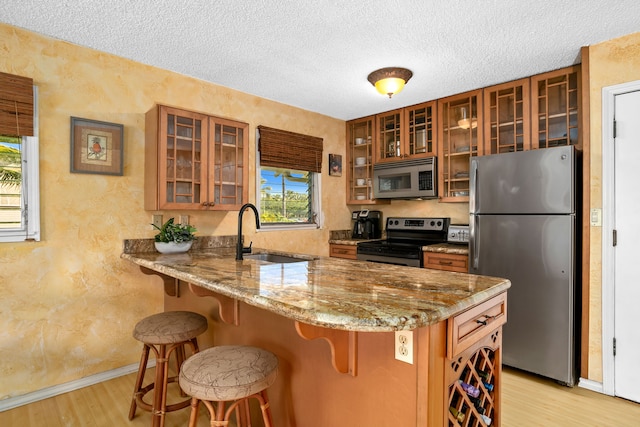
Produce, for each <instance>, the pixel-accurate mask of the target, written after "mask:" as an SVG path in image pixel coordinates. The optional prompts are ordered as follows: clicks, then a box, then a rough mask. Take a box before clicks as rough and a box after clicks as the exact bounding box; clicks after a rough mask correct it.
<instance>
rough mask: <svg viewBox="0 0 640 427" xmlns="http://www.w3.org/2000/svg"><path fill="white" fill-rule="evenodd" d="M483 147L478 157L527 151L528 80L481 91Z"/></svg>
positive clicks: (529, 121) (528, 143)
mask: <svg viewBox="0 0 640 427" xmlns="http://www.w3.org/2000/svg"><path fill="white" fill-rule="evenodd" d="M483 98H484V120H485V122H484V147H483V150H482V153H479V154H500V153H509V152H513V151H523V150H530V149H531V130H530V123H531V119H530V112H529V99H530V98H529V79H528V78H527V79H521V80H517V81H513V82H509V83H504V84H500V85H496V86H492V87H489V88H485V89H484V93H483Z"/></svg>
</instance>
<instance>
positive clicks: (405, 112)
mask: <svg viewBox="0 0 640 427" xmlns="http://www.w3.org/2000/svg"><path fill="white" fill-rule="evenodd" d="M435 123H436V102H435V101H432V102H426V103H423V104H418V105H414V106H411V107H407V108H403V109H400V110H393V111H389V112H386V113H383V114H378V115H377V116H376V136H377V138H376V149H375V152H376V157H375V161H376V162H392V161H397V160H406V159H410V158H419V157H429V156H434V155H435V153H436V148H437V147H436V140H435Z"/></svg>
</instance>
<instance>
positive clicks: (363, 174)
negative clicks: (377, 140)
mask: <svg viewBox="0 0 640 427" xmlns="http://www.w3.org/2000/svg"><path fill="white" fill-rule="evenodd" d="M374 121H375V117H374V116H370V117H363V118H361V119H357V120H352V121H349V122H347V161H346V173H347V203H348V204H367V203H374V200H373V187H372V180H373V159H372V156H373V146H374V142H373V139H374V138H373V137H374V130H373V128H374Z"/></svg>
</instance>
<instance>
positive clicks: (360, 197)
mask: <svg viewBox="0 0 640 427" xmlns="http://www.w3.org/2000/svg"><path fill="white" fill-rule="evenodd" d="M356 200H364V196H356Z"/></svg>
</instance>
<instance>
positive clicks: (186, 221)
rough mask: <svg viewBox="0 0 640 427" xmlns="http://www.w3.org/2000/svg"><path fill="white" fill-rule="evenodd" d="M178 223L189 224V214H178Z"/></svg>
mask: <svg viewBox="0 0 640 427" xmlns="http://www.w3.org/2000/svg"><path fill="white" fill-rule="evenodd" d="M180 224H181V225H189V215H180Z"/></svg>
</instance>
